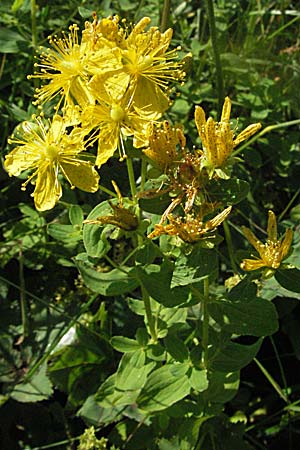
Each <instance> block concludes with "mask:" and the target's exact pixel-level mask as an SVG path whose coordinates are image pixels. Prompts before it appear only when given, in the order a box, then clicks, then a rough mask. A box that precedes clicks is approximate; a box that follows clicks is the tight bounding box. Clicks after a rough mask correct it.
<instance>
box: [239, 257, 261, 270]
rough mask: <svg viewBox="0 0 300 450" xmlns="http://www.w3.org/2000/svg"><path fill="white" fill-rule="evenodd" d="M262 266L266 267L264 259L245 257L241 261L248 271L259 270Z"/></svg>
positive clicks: (243, 267)
mask: <svg viewBox="0 0 300 450" xmlns="http://www.w3.org/2000/svg"><path fill="white" fill-rule="evenodd" d="M261 267H265V263H264V261H263V260H262V259H243V261H242V262H241V268H242V269H243V270H246V271H250V270H257V269H260V268H261Z"/></svg>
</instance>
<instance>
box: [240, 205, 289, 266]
mask: <svg viewBox="0 0 300 450" xmlns="http://www.w3.org/2000/svg"><path fill="white" fill-rule="evenodd" d="M268 215H269V218H268V228H267V234H268V238H267V241H266V243H265V244H263V243H262V242H261V241H260V240H259V239H258V238H257V237H256V236H255V234H254V233H253V232H252V231H251V230H250V229H249V228H247V227H242V231H243V233H244V235H245V237H246V238H247V240H248V241H249V242H250V244H251V245H252V246H253V247H254V248H255V250H256V251H257V253H258V254H259V256H260V258H258V257H253V259H244V260H243V261H242V262H241V268H242V269H243V270H246V271H251V270H256V269H261V268H263V267H266V268H268V269H271V271H272V273H273V272H274V270H276V269H278V268H279V267H280V265H281V263H282V261H283V260H284V259H285V258H286V257H287V256H288V255H289V253H290V248H291V244H292V240H293V231H292V230H291V229H290V228H288V229H287V230H286V232H285V234H284V236H283V237H282V238H281V239H278V236H277V224H276V216H275V214H274V213H273V211H269V212H268Z"/></svg>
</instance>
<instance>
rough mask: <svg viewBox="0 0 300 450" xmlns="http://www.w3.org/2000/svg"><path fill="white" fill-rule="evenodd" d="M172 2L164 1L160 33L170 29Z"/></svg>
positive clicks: (169, 0)
mask: <svg viewBox="0 0 300 450" xmlns="http://www.w3.org/2000/svg"><path fill="white" fill-rule="evenodd" d="M170 6H171V0H164V5H163V9H162V13H161V22H160V31H161V32H162V33H163V32H164V31H166V29H167V28H168V22H169V16H170Z"/></svg>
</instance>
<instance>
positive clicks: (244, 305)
mask: <svg viewBox="0 0 300 450" xmlns="http://www.w3.org/2000/svg"><path fill="white" fill-rule="evenodd" d="M208 306H209V313H210V315H211V316H212V317H213V319H214V320H215V321H216V322H217V323H218V324H219V325H221V327H222V329H223V331H225V332H228V333H232V334H233V333H234V334H240V335H252V336H258V337H260V336H269V335H272V334H273V333H275V332H276V331H277V330H278V318H277V311H276V308H275V306H274V305H273V303H271V302H269V301H268V300H265V299H264V298H257V297H255V298H252V299H251V300H250V301H249V300H248V301H247V300H245V299H244V298H243V297H241V300H240V301H235V302H232V301H230V300H227V299H221V300H216V301H213V302H210V303H209V305H208Z"/></svg>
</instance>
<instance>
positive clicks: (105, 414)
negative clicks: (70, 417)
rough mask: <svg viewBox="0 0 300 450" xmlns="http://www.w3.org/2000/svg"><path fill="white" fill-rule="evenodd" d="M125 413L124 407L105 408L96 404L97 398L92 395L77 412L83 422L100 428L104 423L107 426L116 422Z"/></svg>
mask: <svg viewBox="0 0 300 450" xmlns="http://www.w3.org/2000/svg"><path fill="white" fill-rule="evenodd" d="M123 411H124V407H123V406H119V407H112V408H103V407H102V406H99V404H98V403H97V402H96V400H95V396H94V395H90V396H89V397H88V398H87V399H86V400H85V402H84V404H83V405H82V407H81V408H80V410H79V411H78V412H77V416H79V417H82V418H83V420H85V421H87V422H88V423H91V424H92V425H97V426H99V425H100V424H102V423H103V424H106V423H111V422H113V421H116V420H117V419H118V417H119V416H120V415H121V412H123Z"/></svg>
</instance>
